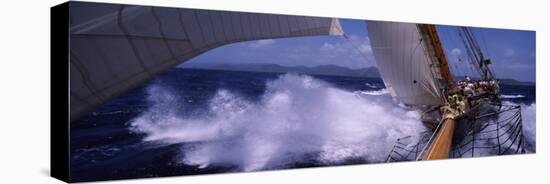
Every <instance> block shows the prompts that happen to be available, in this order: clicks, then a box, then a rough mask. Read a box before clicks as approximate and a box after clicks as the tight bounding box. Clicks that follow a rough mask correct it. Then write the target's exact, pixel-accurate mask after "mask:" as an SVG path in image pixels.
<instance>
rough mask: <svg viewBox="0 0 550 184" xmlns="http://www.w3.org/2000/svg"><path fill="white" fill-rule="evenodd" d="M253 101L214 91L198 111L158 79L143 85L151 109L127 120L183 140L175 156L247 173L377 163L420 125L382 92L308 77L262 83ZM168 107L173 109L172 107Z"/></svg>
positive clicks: (149, 132) (169, 140) (153, 135)
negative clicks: (354, 161) (314, 165)
mask: <svg viewBox="0 0 550 184" xmlns="http://www.w3.org/2000/svg"><path fill="white" fill-rule="evenodd" d="M266 86H267V87H266V90H265V92H264V94H263V95H262V97H261V99H260V100H258V101H250V100H246V99H245V98H242V97H241V95H239V94H237V93H234V92H232V91H229V90H224V89H219V90H218V92H217V93H216V94H215V95H214V96H213V97H212V98H211V99H210V100H209V102H208V104H207V106H208V107H207V108H205V111H208V112H204V113H202V115H198V116H190V115H187V114H182V113H178V112H180V111H179V110H177V109H182V108H186V107H185V105H184V102H181V101H179V100H178V99H179V98H177V97H176V96H177V95H176V93H175V92H174V91H173V90H171V89H169V88H165V87H164V86H163V85H162V84H156V85H152V86H150V87H149V89H148V92H149V95H148V100H149V101H150V103H151V106H150V108H149V109H148V110H147V111H146V112H143V113H142V114H141V115H139V116H138V117H137V118H135V119H134V120H133V121H132V122H131V129H132V130H133V131H134V132H138V133H143V134H145V135H146V137H145V138H144V141H148V142H154V143H158V144H181V145H182V148H181V153H180V154H179V155H180V156H179V157H178V158H175V159H176V160H178V161H179V162H180V163H183V164H186V165H197V166H198V167H200V168H203V167H207V166H209V165H231V166H234V167H236V168H238V169H239V170H243V171H253V170H262V169H272V168H283V167H288V166H290V165H292V164H296V163H303V162H309V161H315V162H319V163H325V164H339V163H343V162H345V161H346V160H348V159H362V160H364V161H365V162H370V163H372V162H382V161H384V159H385V157H386V156H387V154H388V152H389V150H390V149H391V146H392V145H393V144H394V142H395V140H396V139H397V138H399V137H403V136H408V135H417V134H419V133H420V132H422V131H424V130H425V128H424V127H423V126H422V124H421V122H420V120H419V119H420V114H419V112H417V111H414V110H410V109H405V108H402V107H400V106H399V105H398V104H395V103H394V101H393V100H392V98H391V97H390V96H388V95H379V94H377V95H369V94H368V93H364V94H363V93H354V92H350V91H345V90H341V89H338V88H336V87H333V86H332V85H330V84H328V83H326V82H324V81H321V80H318V79H315V78H313V77H310V76H307V75H295V74H285V75H281V76H280V77H279V78H278V79H276V80H272V81H268V82H267V85H266ZM171 109H172V110H171Z"/></svg>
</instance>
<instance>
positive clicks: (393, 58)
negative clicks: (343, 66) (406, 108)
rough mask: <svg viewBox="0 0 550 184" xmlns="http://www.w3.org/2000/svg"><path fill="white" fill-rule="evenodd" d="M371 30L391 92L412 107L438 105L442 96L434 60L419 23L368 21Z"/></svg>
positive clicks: (373, 47)
mask: <svg viewBox="0 0 550 184" xmlns="http://www.w3.org/2000/svg"><path fill="white" fill-rule="evenodd" d="M367 31H368V35H369V39H370V43H371V46H372V50H373V53H374V57H375V60H376V64H377V66H378V70H379V71H380V74H381V76H382V79H383V81H384V84H385V85H386V88H387V90H388V91H389V92H390V94H392V96H395V97H397V98H399V99H400V100H401V101H402V102H403V103H405V104H408V105H438V104H441V103H442V102H443V101H442V95H441V91H440V89H439V82H438V79H437V78H440V76H436V74H434V72H433V68H432V67H431V66H432V63H434V62H433V61H432V60H433V57H430V55H429V52H428V50H427V48H426V46H427V45H426V44H428V43H426V42H425V41H423V39H422V36H421V34H420V32H419V30H418V28H417V25H416V24H411V23H397V22H382V21H367Z"/></svg>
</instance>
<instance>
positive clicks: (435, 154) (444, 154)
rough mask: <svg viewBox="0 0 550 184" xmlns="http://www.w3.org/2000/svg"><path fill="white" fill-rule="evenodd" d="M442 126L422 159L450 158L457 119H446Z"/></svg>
mask: <svg viewBox="0 0 550 184" xmlns="http://www.w3.org/2000/svg"><path fill="white" fill-rule="evenodd" d="M442 123H443V124H442V125H441V128H440V129H439V131H438V132H437V134H436V135H435V137H434V139H433V141H432V142H431V144H430V146H429V147H428V148H427V150H426V152H424V156H423V158H422V160H437V159H444V158H449V153H450V151H451V145H452V143H453V134H454V130H455V124H456V121H455V120H454V119H452V118H448V119H445V120H444V121H443V122H442Z"/></svg>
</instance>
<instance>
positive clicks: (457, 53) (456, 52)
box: [451, 48, 462, 57]
mask: <svg viewBox="0 0 550 184" xmlns="http://www.w3.org/2000/svg"><path fill="white" fill-rule="evenodd" d="M461 54H462V50H460V49H459V48H454V49H452V50H451V56H455V57H458V56H460V55H461Z"/></svg>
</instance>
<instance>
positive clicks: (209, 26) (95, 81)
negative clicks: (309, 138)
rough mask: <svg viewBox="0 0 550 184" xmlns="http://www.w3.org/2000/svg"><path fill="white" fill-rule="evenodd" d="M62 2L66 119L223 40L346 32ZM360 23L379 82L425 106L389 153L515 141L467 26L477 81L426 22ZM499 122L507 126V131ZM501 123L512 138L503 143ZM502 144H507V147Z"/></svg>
mask: <svg viewBox="0 0 550 184" xmlns="http://www.w3.org/2000/svg"><path fill="white" fill-rule="evenodd" d="M69 6H70V11H69V17H70V21H69V24H70V31H69V33H70V43H69V44H70V62H69V63H70V66H69V70H70V76H69V78H70V81H69V85H70V91H69V93H70V97H69V100H70V103H69V105H70V112H69V119H70V121H71V122H72V121H75V120H77V119H78V118H80V117H81V116H82V115H84V114H86V113H89V112H91V111H93V110H94V109H95V108H97V107H98V106H100V105H102V104H104V103H105V102H107V101H109V100H110V99H113V98H115V97H117V96H119V95H121V94H124V93H125V92H127V91H129V90H131V89H133V88H135V87H137V86H138V85H140V84H143V83H144V82H146V81H148V80H150V79H152V78H154V77H155V76H157V75H158V74H160V73H162V72H165V71H167V70H169V69H170V68H173V67H174V66H176V65H179V64H181V63H184V62H186V61H189V60H190V59H192V58H193V57H196V56H198V55H200V54H202V53H205V52H207V51H209V50H211V49H214V48H217V47H220V46H223V45H227V44H231V43H236V42H242V41H250V40H261V39H272V38H286V37H301V36H318V35H333V36H345V34H344V31H343V29H342V27H341V25H340V22H339V20H338V19H336V18H322V17H308V16H291V15H273V14H261V13H244V12H229V11H214V10H197V9H185V8H167V7H147V6H134V5H118V4H102V3H89V2H70V4H69ZM367 25H368V27H367V30H368V34H369V38H370V40H371V44H372V48H373V52H374V56H375V59H376V63H377V65H378V69H379V71H380V73H381V75H382V79H383V82H384V85H385V87H386V89H387V90H388V91H389V92H390V94H391V95H392V96H394V97H396V98H397V99H399V100H400V101H401V102H403V103H404V104H406V105H408V106H410V107H413V108H417V109H420V110H422V111H424V114H425V115H424V116H423V119H424V120H425V122H426V123H425V124H426V126H429V127H433V128H432V129H431V131H429V132H426V134H425V135H426V136H423V138H418V139H415V141H413V142H414V143H411V144H405V143H403V142H402V141H404V140H405V139H406V138H403V139H400V140H398V141H397V143H396V145H395V146H394V147H393V149H392V150H391V151H390V154H389V156H388V161H396V160H419V159H423V160H430V159H441V158H447V157H453V155H454V154H455V153H456V155H457V156H454V157H458V155H460V156H462V155H465V153H463V152H461V151H460V150H462V148H464V147H467V145H466V144H464V142H468V140H470V139H471V141H470V143H471V145H472V146H471V152H472V155H474V153H473V152H474V149H475V148H478V147H479V146H477V144H478V143H477V142H476V141H478V140H477V139H478V137H479V135H480V134H482V132H483V131H488V130H489V129H490V128H492V127H495V126H496V132H497V135H499V136H498V139H497V142H498V144H497V145H498V149H499V151H498V153H497V154H504V153H508V152H510V150H514V151H517V150H520V151H521V150H522V149H523V148H522V146H521V144H522V143H521V137H522V136H521V114H519V115H517V113H516V115H514V116H513V117H515V119H514V118H511V119H509V121H507V122H508V123H507V124H506V123H503V122H501V121H499V120H500V118H501V117H503V116H501V115H502V114H509V113H507V112H509V111H514V112H516V111H517V112H521V111H519V107H507V106H505V105H503V104H501V103H500V102H499V100H498V81H497V80H496V78H495V76H494V73H493V72H492V71H491V70H490V68H489V64H490V60H488V59H487V58H485V57H484V55H483V54H482V53H481V51H480V49H479V46H478V45H477V44H476V40H475V38H474V36H473V35H472V33H471V32H469V31H468V28H463V34H462V35H463V36H462V38H463V40H464V43H465V44H466V45H467V48H469V50H468V53H469V55H470V56H471V58H472V60H473V61H475V63H476V68H477V69H478V70H479V71H480V73H481V74H482V75H481V76H482V78H481V79H479V80H477V81H457V80H454V79H453V74H452V73H451V71H450V70H449V66H448V63H447V59H446V56H445V52H444V50H443V47H442V46H441V42H440V40H439V37H438V33H437V30H436V27H435V26H434V25H429V24H412V23H396V22H379V21H367ZM473 83H475V84H476V85H477V84H478V83H480V84H483V85H484V86H486V89H484V90H485V91H483V92H484V93H483V94H482V93H475V95H464V94H463V93H464V90H463V89H461V88H462V87H464V85H470V84H473ZM486 83H487V84H486ZM466 87H468V86H466ZM469 88H470V90H477V88H471V87H469ZM474 92H475V91H474ZM518 117H519V120H518ZM512 120H515V122H512ZM478 121H479V122H485V123H476V122H478ZM487 122H489V123H487ZM495 122H496V123H495ZM518 126H519V128H517V127H518ZM507 127H515V128H513V129H511V130H510V131H507V130H508V129H507ZM458 130H460V131H458ZM501 131H505V132H504V133H505V134H506V135H518V136H516V137H515V138H510V139H508V140H512V139H513V141H507V140H506V141H504V140H502V139H504V137H501V136H500V134H503V133H502V132H501ZM515 132H519V133H515ZM470 135H472V136H471V138H468V137H469V136H470ZM476 136H477V137H476ZM424 137H427V138H424ZM508 137H513V136H508ZM517 137H519V138H517ZM407 140H410V139H408V138H407ZM501 140H502V142H501ZM510 142H512V143H510ZM465 145H466V146H465ZM508 145H510V146H515V147H514V148H513V149H506V147H508ZM399 148H402V149H399ZM501 148H502V150H500V149H501ZM478 149H479V148H478ZM457 150H458V151H457ZM402 151H405V152H407V153H402ZM468 153H469V152H468ZM395 155H406V156H402V157H399V158H397V157H396V156H395ZM412 155H414V158H413V159H410V157H413V156H412Z"/></svg>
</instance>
